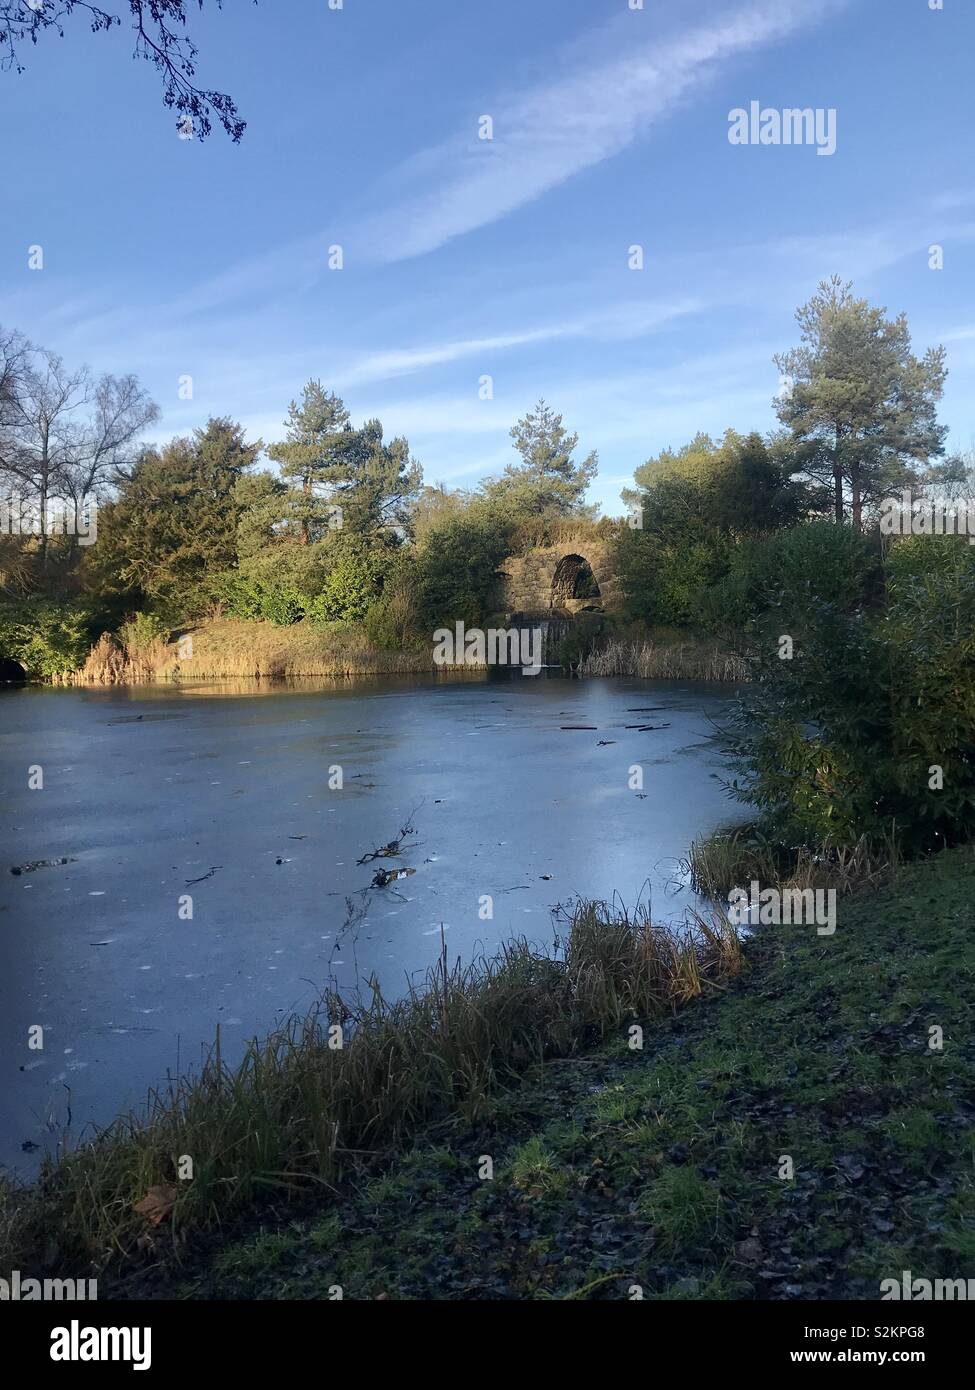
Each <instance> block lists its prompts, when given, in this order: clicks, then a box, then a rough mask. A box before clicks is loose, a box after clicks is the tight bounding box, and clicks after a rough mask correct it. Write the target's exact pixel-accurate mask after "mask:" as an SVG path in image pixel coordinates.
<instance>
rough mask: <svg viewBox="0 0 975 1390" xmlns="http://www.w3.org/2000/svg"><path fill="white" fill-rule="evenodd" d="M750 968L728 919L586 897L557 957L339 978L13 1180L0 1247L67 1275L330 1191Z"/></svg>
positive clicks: (537, 954) (0, 1190)
mask: <svg viewBox="0 0 975 1390" xmlns="http://www.w3.org/2000/svg"><path fill="white" fill-rule="evenodd" d="M739 967H740V943H739V941H738V937H737V934H736V933H735V932H734V931H733V930H732V929H731V927H730V926H729V924H728V923H727V922H726V921H725V920H724V918H723V917H720V916H719V917H718V918H717V919H716V920H715V922H713V923H712V922H709V921H706V920H704V919H699V920H698V921H697V923H696V926H695V927H694V928H693V929H690V930H687V931H686V932H684V933H683V934H676V933H674V932H670V931H666V930H662V929H660V928H658V927H655V926H654V925H653V924H652V922H650V921H649V919H648V918H647V916H646V915H645V914H643V913H639V914H637V915H636V916H634V917H630V916H627V915H626V914H625V913H622V912H619V911H615V910H610V909H608V908H607V907H605V906H604V905H601V904H595V903H580V904H578V905H577V907H576V910H575V911H574V912H573V914H572V917H571V920H570V921H569V922H568V924H567V927H566V932H565V938H564V940H563V941H560V942H557V943H556V944H555V946H554V947H553V949H551V950H545V949H544V948H543V947H540V946H536V945H533V944H531V943H529V942H528V941H527V940H525V939H516V940H512V941H510V942H509V943H508V944H507V945H506V946H505V947H503V949H502V950H501V952H500V953H499V954H498V955H497V956H495V957H493V958H491V959H485V958H481V959H478V960H475V961H473V962H470V963H467V964H463V963H461V962H457V963H455V964H450V963H449V962H448V959H447V955H446V947H444V951H443V954H442V956H441V959H440V962H439V964H438V966H437V967H436V968H435V969H433V970H431V971H430V972H429V974H428V977H427V979H426V981H425V983H424V984H423V985H421V986H411V987H410V989H409V990H408V993H407V994H406V995H405V996H404V997H403V998H401V999H398V1000H394V1001H387V1000H386V999H385V998H384V997H383V995H382V993H381V992H380V990H379V987H378V985H376V984H373V986H372V990H371V993H369V994H368V995H367V996H362V997H355V998H343V997H342V996H341V995H340V994H339V993H338V992H337V991H336V990H335V989H332V990H330V991H329V992H328V993H326V995H325V996H323V999H322V1001H321V1004H320V1006H318V1007H317V1008H316V1009H314V1010H313V1011H312V1012H311V1013H310V1014H308V1015H307V1016H306V1017H304V1018H300V1019H298V1018H293V1019H290V1020H288V1021H287V1022H286V1023H285V1024H283V1025H282V1026H281V1027H280V1028H279V1029H277V1030H276V1031H275V1032H273V1033H271V1034H270V1035H269V1036H268V1037H267V1038H265V1039H263V1040H254V1041H253V1042H252V1044H251V1045H250V1047H249V1048H248V1050H247V1052H246V1055H245V1057H244V1059H243V1061H242V1062H241V1063H240V1064H239V1065H237V1066H234V1067H231V1066H229V1065H228V1064H227V1063H226V1062H225V1061H224V1059H223V1057H222V1055H221V1048H220V1036H219V1032H218V1034H217V1039H216V1044H215V1046H214V1048H213V1050H212V1052H211V1054H210V1056H209V1058H208V1060H207V1062H206V1064H205V1066H204V1067H203V1068H202V1069H201V1070H200V1071H199V1072H198V1073H195V1074H193V1073H187V1074H186V1075H185V1076H183V1077H180V1078H178V1079H175V1080H174V1082H173V1084H172V1086H171V1088H170V1089H169V1090H168V1091H167V1092H166V1093H162V1094H161V1093H156V1094H155V1095H154V1096H153V1097H152V1098H151V1103H150V1108H149V1111H148V1113H147V1114H145V1115H135V1114H132V1115H128V1116H124V1117H121V1118H120V1119H119V1120H117V1121H116V1122H115V1124H114V1125H112V1126H110V1127H109V1128H108V1129H107V1130H106V1131H104V1132H103V1133H101V1134H100V1135H98V1137H96V1138H95V1139H94V1140H92V1141H89V1142H85V1143H83V1144H81V1145H79V1146H76V1147H73V1148H71V1147H68V1148H65V1150H64V1151H62V1153H61V1154H60V1155H59V1156H58V1158H57V1159H56V1160H55V1161H51V1160H48V1161H46V1162H45V1164H44V1167H43V1168H42V1171H41V1175H40V1177H39V1179H38V1181H37V1182H36V1183H35V1184H34V1185H33V1186H32V1187H30V1188H28V1189H15V1188H12V1187H10V1186H9V1185H7V1184H6V1183H3V1182H0V1237H2V1240H3V1247H4V1249H5V1251H6V1252H7V1253H8V1254H9V1258H10V1260H12V1262H13V1264H14V1265H15V1266H16V1265H18V1263H20V1264H23V1266H24V1267H25V1268H35V1267H37V1265H38V1263H41V1264H43V1266H44V1267H45V1268H46V1267H48V1266H49V1265H50V1266H56V1267H57V1268H59V1269H62V1270H64V1269H65V1268H68V1267H70V1268H81V1267H83V1266H86V1265H88V1264H90V1263H94V1264H95V1265H97V1266H113V1265H116V1266H117V1265H119V1264H121V1265H122V1266H125V1265H127V1264H129V1263H130V1262H132V1261H133V1260H139V1259H142V1258H144V1257H145V1256H146V1255H147V1254H149V1255H157V1254H158V1255H159V1256H160V1257H164V1256H166V1255H167V1254H168V1255H170V1256H172V1255H178V1254H179V1252H180V1250H181V1249H182V1247H183V1244H184V1241H185V1239H186V1237H187V1236H188V1235H192V1234H194V1233H196V1232H198V1231H200V1230H205V1229H207V1228H211V1227H214V1226H220V1225H223V1224H224V1223H226V1222H227V1221H228V1220H231V1219H233V1218H234V1217H236V1216H238V1215H239V1214H241V1213H244V1212H246V1211H247V1210H248V1209H250V1208H252V1207H254V1206H260V1205H262V1204H267V1203H268V1202H273V1201H275V1200H276V1199H280V1198H281V1197H283V1196H290V1197H291V1198H296V1197H300V1196H301V1195H302V1194H304V1195H306V1196H307V1195H308V1194H309V1193H314V1194H316V1195H317V1196H318V1197H321V1198H324V1197H326V1196H327V1194H328V1193H329V1192H330V1191H332V1190H333V1186H334V1184H335V1183H337V1182H340V1181H342V1180H343V1179H344V1178H346V1177H347V1176H348V1175H349V1174H350V1172H351V1171H352V1170H354V1169H355V1167H356V1165H357V1164H358V1162H359V1161H360V1159H361V1157H362V1156H363V1155H364V1154H372V1155H376V1156H380V1157H382V1156H388V1155H389V1154H391V1153H392V1152H394V1151H395V1150H396V1149H397V1147H399V1146H400V1145H401V1144H402V1142H403V1141H404V1140H405V1139H408V1138H409V1136H410V1135H411V1134H412V1133H414V1132H415V1131H416V1129H417V1128H418V1127H419V1126H420V1125H422V1124H424V1123H426V1122H429V1121H432V1120H440V1121H448V1122H452V1121H453V1120H454V1119H455V1117H457V1116H465V1117H467V1118H468V1119H469V1120H475V1119H476V1118H477V1117H478V1116H479V1115H480V1114H482V1113H483V1111H484V1110H485V1108H486V1107H487V1106H489V1104H490V1103H491V1097H492V1096H494V1095H495V1094H496V1093H497V1092H498V1091H499V1089H500V1088H503V1087H504V1086H506V1085H508V1084H511V1083H512V1082H513V1081H514V1080H516V1078H517V1077H518V1076H519V1075H521V1074H522V1073H524V1072H525V1070H526V1069H528V1068H530V1067H532V1066H533V1065H535V1064H537V1063H539V1062H542V1061H543V1060H544V1059H545V1058H547V1057H554V1056H567V1055H570V1054H572V1053H575V1052H576V1051H578V1050H579V1049H580V1047H582V1046H584V1045H585V1044H586V1043H587V1042H591V1041H592V1040H593V1039H594V1038H597V1037H600V1036H603V1035H604V1034H606V1033H607V1031H609V1030H611V1029H614V1028H619V1027H621V1026H622V1025H623V1024H624V1023H625V1022H628V1021H629V1020H634V1019H641V1020H644V1021H650V1020H652V1019H655V1018H659V1017H663V1016H666V1015H667V1014H669V1013H671V1012H673V1011H674V1010H675V1009H677V1008H679V1007H681V1006H683V1005H684V1004H686V1003H687V1002H688V1001H690V1000H692V999H695V998H697V997H698V996H699V995H700V994H701V993H702V992H703V991H704V990H705V988H707V987H708V986H709V985H715V986H716V985H718V984H719V983H720V981H721V980H723V979H725V978H727V977H729V976H732V975H734V974H735V973H736V971H737V970H738V969H739ZM336 1029H338V1030H339V1031H338V1033H337V1032H336ZM184 1156H189V1157H190V1158H191V1164H190V1169H189V1171H187V1170H186V1169H185V1162H184ZM163 1221H165V1225H162V1223H163ZM154 1230H155V1231H157V1233H158V1236H159V1240H158V1242H157V1240H156V1237H155V1235H154V1234H153V1231H154Z"/></svg>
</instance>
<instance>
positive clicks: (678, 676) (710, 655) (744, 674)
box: [579, 639, 749, 681]
mask: <svg viewBox="0 0 975 1390" xmlns="http://www.w3.org/2000/svg"><path fill="white" fill-rule="evenodd" d="M579 675H580V676H638V677H640V678H641V679H642V680H698V681H747V680H748V679H749V671H748V666H747V664H746V662H745V661H744V660H743V658H742V657H740V656H738V655H737V654H736V653H735V652H729V651H725V650H723V649H722V648H720V647H718V646H716V645H714V644H713V643H709V642H705V641H691V642H673V643H670V642H667V643H664V642H624V641H620V640H619V639H612V640H610V641H609V642H607V643H606V644H605V645H604V646H602V647H599V648H597V649H596V650H595V651H592V652H590V654H589V655H588V656H587V657H586V658H585V659H584V660H583V661H582V663H581V665H580V666H579Z"/></svg>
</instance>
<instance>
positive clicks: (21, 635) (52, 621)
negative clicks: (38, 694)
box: [0, 598, 90, 679]
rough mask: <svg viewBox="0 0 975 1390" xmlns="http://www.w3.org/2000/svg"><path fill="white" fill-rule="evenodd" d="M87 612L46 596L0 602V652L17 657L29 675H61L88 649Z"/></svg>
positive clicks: (72, 666) (76, 662) (72, 667)
mask: <svg viewBox="0 0 975 1390" xmlns="http://www.w3.org/2000/svg"><path fill="white" fill-rule="evenodd" d="M89 621H90V615H89V613H88V610H87V609H85V608H82V607H80V606H78V605H75V604H71V603H56V602H54V600H53V599H47V598H23V599H17V600H11V599H7V600H4V601H2V603H0V655H3V656H7V657H12V658H13V660H15V661H19V662H20V664H21V666H23V668H24V670H25V671H26V672H27V675H28V676H29V677H31V678H33V679H44V678H49V677H51V676H64V675H67V674H69V673H70V672H71V671H75V670H77V669H78V667H79V666H80V665H81V664H82V662H83V661H84V659H85V656H86V654H87V651H88V644H89V641H90V635H89Z"/></svg>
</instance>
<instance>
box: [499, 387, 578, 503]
mask: <svg viewBox="0 0 975 1390" xmlns="http://www.w3.org/2000/svg"><path fill="white" fill-rule="evenodd" d="M511 438H512V439H513V440H514V445H515V448H516V449H517V450H518V453H519V454H520V455H521V463H512V464H509V465H508V466H507V467H506V468H505V470H504V474H503V475H502V476H501V477H500V478H496V479H493V480H491V481H490V482H488V483H486V484H485V485H484V495H485V496H486V497H487V498H488V499H489V500H490V501H492V502H499V503H501V504H503V505H504V506H506V507H507V508H509V509H510V510H512V511H513V512H515V513H517V514H520V515H527V516H571V515H577V516H579V515H586V514H587V508H586V507H585V506H584V504H583V501H582V498H583V494H584V493H585V491H586V489H587V488H588V486H589V484H590V483H591V482H592V480H593V478H595V476H596V471H597V468H598V457H597V455H596V453H595V451H594V452H593V453H591V454H589V455H588V456H587V457H586V458H585V459H583V460H582V462H581V463H577V462H576V461H575V459H574V458H573V457H572V455H573V452H574V450H575V448H576V445H577V444H578V443H579V436H578V435H577V434H569V432H568V431H567V430H566V429H565V427H564V426H563V424H562V416H561V415H556V414H555V412H554V411H553V410H552V409H550V407H549V406H548V405H546V403H545V401H544V400H540V401H539V402H538V404H537V405H536V406H535V408H534V410H531V411H529V412H528V414H527V415H525V416H523V417H522V419H520V420H519V421H518V423H517V424H516V425H513V426H512V428H511Z"/></svg>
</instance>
